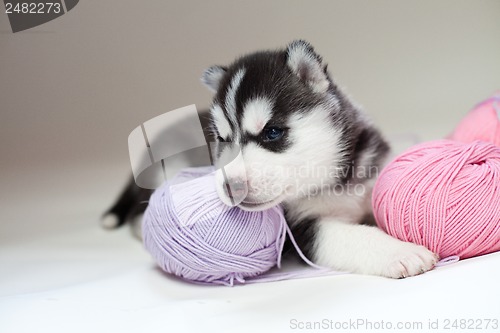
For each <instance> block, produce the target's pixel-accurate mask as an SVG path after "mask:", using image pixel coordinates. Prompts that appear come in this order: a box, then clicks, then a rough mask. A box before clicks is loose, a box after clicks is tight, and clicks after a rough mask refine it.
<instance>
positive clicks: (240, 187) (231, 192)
mask: <svg viewBox="0 0 500 333" xmlns="http://www.w3.org/2000/svg"><path fill="white" fill-rule="evenodd" d="M224 191H225V192H226V195H227V196H228V197H230V198H241V197H242V196H244V195H245V194H246V192H247V182H246V181H244V180H243V179H229V180H228V181H225V182H224Z"/></svg>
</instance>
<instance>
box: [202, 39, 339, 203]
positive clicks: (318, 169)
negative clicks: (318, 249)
mask: <svg viewBox="0 0 500 333" xmlns="http://www.w3.org/2000/svg"><path fill="white" fill-rule="evenodd" d="M203 81H204V83H205V84H206V85H207V86H209V87H210V88H211V89H212V90H213V91H214V92H215V93H216V94H215V98H214V102H213V105H212V107H211V117H212V126H213V128H212V130H213V134H214V136H215V137H217V143H216V147H215V151H214V156H215V157H216V165H217V166H218V174H217V191H218V193H219V196H220V197H221V199H222V200H223V201H224V202H225V203H226V204H228V205H238V206H240V207H241V208H243V209H245V210H263V209H267V208H269V207H271V206H274V205H276V204H278V203H280V202H282V201H286V200H290V199H294V198H298V197H304V196H309V195H311V194H315V192H318V191H320V190H321V188H324V187H325V186H330V185H331V184H333V183H334V182H335V180H336V179H337V176H338V175H337V174H336V172H337V171H338V168H337V167H339V166H340V165H341V164H342V163H343V162H344V158H345V156H344V146H343V142H342V140H343V127H342V121H343V120H342V117H340V116H339V117H336V116H335V113H339V110H340V105H339V101H338V100H337V97H336V96H335V93H334V92H333V90H332V89H331V87H332V86H331V85H332V82H331V80H330V78H329V77H328V75H327V74H326V70H325V69H324V67H323V65H322V64H321V58H320V57H319V56H318V55H316V54H315V53H314V50H313V49H312V47H311V46H310V45H309V44H308V43H306V42H303V41H296V42H293V43H291V44H290V45H289V46H288V47H287V49H286V50H284V51H277V52H262V53H256V54H251V55H249V56H246V57H244V58H241V59H239V60H237V61H236V62H235V63H233V64H232V65H231V66H230V67H228V68H223V67H219V66H213V67H211V68H209V69H208V70H207V71H206V72H205V74H204V76H203Z"/></svg>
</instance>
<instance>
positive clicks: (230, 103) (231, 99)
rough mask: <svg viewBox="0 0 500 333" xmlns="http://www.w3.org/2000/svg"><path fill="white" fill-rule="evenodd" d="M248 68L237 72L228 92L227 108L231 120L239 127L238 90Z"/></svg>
mask: <svg viewBox="0 0 500 333" xmlns="http://www.w3.org/2000/svg"><path fill="white" fill-rule="evenodd" d="M245 73H246V70H245V69H244V68H242V69H240V70H239V71H237V72H236V74H235V75H234V76H233V78H232V79H231V84H230V85H229V89H228V91H227V94H226V101H225V104H226V110H227V113H228V115H229V120H230V121H231V123H232V124H233V125H234V126H235V128H237V125H238V122H237V120H236V92H237V91H238V89H239V87H240V84H241V81H242V80H243V77H244V76H245Z"/></svg>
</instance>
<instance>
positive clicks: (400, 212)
mask: <svg viewBox="0 0 500 333" xmlns="http://www.w3.org/2000/svg"><path fill="white" fill-rule="evenodd" d="M372 206H373V211H374V215H375V219H376V221H377V224H378V226H379V227H380V228H382V229H383V230H385V231H386V232H387V233H388V234H390V235H392V236H394V237H396V238H398V239H400V240H403V241H407V242H413V243H416V244H420V245H424V246H426V247H427V248H429V249H430V250H431V251H433V252H435V253H437V254H438V255H439V256H440V257H441V258H445V257H449V256H458V257H460V258H461V259H463V258H469V257H474V256H479V255H482V254H487V253H491V252H495V251H499V250H500V148H499V147H497V146H495V145H494V144H492V143H488V142H483V141H473V142H471V143H462V142H457V141H451V140H438V141H432V142H426V143H422V144H419V145H417V146H414V147H412V148H410V149H409V150H407V151H405V152H404V153H402V154H401V155H399V156H398V157H396V158H395V159H394V160H393V161H392V162H391V163H389V164H388V165H387V166H386V167H385V168H384V169H383V170H382V172H381V174H380V176H379V178H378V180H377V182H376V184H375V187H374V190H373V196H372Z"/></svg>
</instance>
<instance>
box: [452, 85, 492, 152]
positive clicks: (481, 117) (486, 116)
mask: <svg viewBox="0 0 500 333" xmlns="http://www.w3.org/2000/svg"><path fill="white" fill-rule="evenodd" d="M449 138H450V139H452V140H456V141H460V142H469V143H470V142H473V141H475V140H481V141H485V142H491V143H493V144H494V145H496V146H498V147H500V92H497V93H496V94H495V95H494V96H492V97H490V98H488V99H487V100H485V101H483V102H481V103H479V104H478V105H477V106H476V107H474V108H473V109H472V110H471V111H470V112H469V113H468V114H467V115H466V116H465V117H464V119H463V120H462V121H461V122H460V123H459V124H458V125H457V127H456V128H455V130H454V131H453V133H452V134H451V135H450V137H449Z"/></svg>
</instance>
